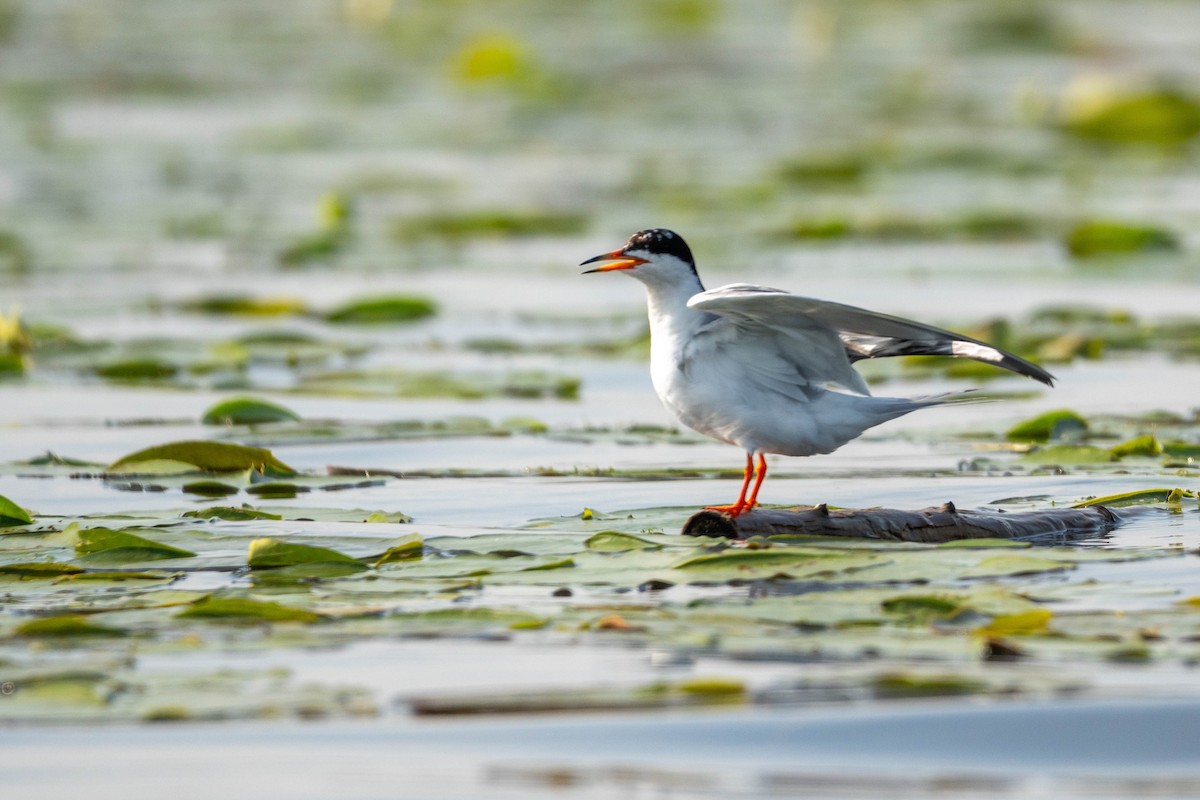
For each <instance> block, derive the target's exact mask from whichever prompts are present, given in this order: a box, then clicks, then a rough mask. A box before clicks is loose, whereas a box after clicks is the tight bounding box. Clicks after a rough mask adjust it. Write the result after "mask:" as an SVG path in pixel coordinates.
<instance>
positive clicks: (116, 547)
mask: <svg viewBox="0 0 1200 800" xmlns="http://www.w3.org/2000/svg"><path fill="white" fill-rule="evenodd" d="M77 535H78V539H79V540H78V543H77V544H76V545H75V552H76V553H77V554H78V555H80V556H85V557H87V558H89V560H93V561H97V560H103V561H106V562H125V561H152V560H156V559H163V558H191V557H193V556H195V555H196V554H195V553H193V552H192V551H190V550H184V549H183V548H180V547H172V546H171V545H169V544H162V543H161V542H155V541H152V540H150V539H146V538H143V537H141V536H138V535H136V534H132V533H129V532H128V531H115V530H112V529H110V528H84V529H81V530H79V531H78V534H77Z"/></svg>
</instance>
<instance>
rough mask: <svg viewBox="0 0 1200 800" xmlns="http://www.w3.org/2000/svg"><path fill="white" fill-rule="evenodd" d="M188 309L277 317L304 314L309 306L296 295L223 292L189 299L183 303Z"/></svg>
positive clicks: (203, 311) (211, 312)
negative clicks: (261, 295) (275, 295)
mask: <svg viewBox="0 0 1200 800" xmlns="http://www.w3.org/2000/svg"><path fill="white" fill-rule="evenodd" d="M181 308H183V309H184V310H186V311H197V312H200V313H204V314H229V315H236V316H249V317H277V316H289V315H296V314H304V313H306V312H307V311H308V306H307V305H305V303H304V301H303V300H300V299H298V298H295V297H252V296H249V295H239V294H228V295H226V294H223V295H213V296H211V297H202V298H199V299H197V300H189V301H187V302H185V303H182V304H181Z"/></svg>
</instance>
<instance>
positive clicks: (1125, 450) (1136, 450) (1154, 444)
mask: <svg viewBox="0 0 1200 800" xmlns="http://www.w3.org/2000/svg"><path fill="white" fill-rule="evenodd" d="M1108 452H1110V453H1112V454H1113V456H1114V457H1115V458H1125V457H1127V456H1137V457H1144V458H1154V457H1157V456H1161V455H1162V454H1163V446H1162V442H1160V441H1158V438H1157V437H1156V436H1153V435H1150V434H1146V435H1145V436H1138V437H1135V438H1133V439H1130V440H1129V441H1127V442H1121V444H1118V445H1115V446H1114V447H1110V448H1108Z"/></svg>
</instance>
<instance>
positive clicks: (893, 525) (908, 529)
mask: <svg viewBox="0 0 1200 800" xmlns="http://www.w3.org/2000/svg"><path fill="white" fill-rule="evenodd" d="M1129 513H1131V510H1130V509H1125V510H1123V511H1122V512H1121V515H1120V516H1118V513H1117V512H1115V511H1113V510H1112V509H1109V508H1106V507H1105V506H1089V507H1087V508H1051V509H1045V510H1042V511H1019V512H1010V513H1005V512H1002V511H959V510H958V509H957V508H955V506H954V504H953V503H946V504H945V505H942V506H938V507H936V508H924V509H921V510H920V511H902V510H899V509H894V508H840V509H831V508H829V507H827V506H826V505H824V504H822V505H819V506H800V507H797V508H789V509H763V508H758V509H755V510H753V511H750V512H747V513H744V514H741V515H739V516H737V517H731V516H729V515H728V514H725V513H722V512H719V511H710V510H707V509H706V510H704V511H700V512H698V513H696V514H693V515H692V516H691V517H690V518H689V519H688V521H687V522H685V523H684V525H683V533H684V534H685V535H688V536H723V537H727V538H733V539H747V538H749V537H751V536H781V535H793V536H795V535H804V536H845V537H849V538H857V539H882V540H886V541H895V542H927V543H937V542H949V541H953V540H955V539H1031V538H1038V537H1044V536H1046V537H1048V536H1055V537H1058V536H1080V535H1088V534H1098V533H1105V532H1107V531H1111V530H1113V529H1114V528H1116V527H1117V526H1119V525H1120V524H1121V523H1122V522H1123V521H1124V518H1125V517H1126V515H1128V514H1129Z"/></svg>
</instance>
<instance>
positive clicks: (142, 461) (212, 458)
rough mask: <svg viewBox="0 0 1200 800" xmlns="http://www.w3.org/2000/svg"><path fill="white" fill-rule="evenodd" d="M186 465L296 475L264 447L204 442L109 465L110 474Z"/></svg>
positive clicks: (163, 447) (175, 444)
mask: <svg viewBox="0 0 1200 800" xmlns="http://www.w3.org/2000/svg"><path fill="white" fill-rule="evenodd" d="M164 462H167V463H170V462H173V463H176V464H186V465H189V466H191V467H194V468H196V469H199V470H201V471H204V472H240V471H245V470H255V471H258V472H263V473H268V474H275V475H294V474H295V473H296V471H295V470H294V469H292V468H291V467H289V466H288V465H287V464H284V463H283V462H282V461H280V460H279V459H277V458H275V456H274V455H273V454H272V453H271V451H270V450H266V449H264V448H261V447H246V446H245V445H240V444H232V443H229V442H210V441H204V440H193V441H181V442H171V443H169V444H162V445H156V446H154V447H147V448H145V449H144V450H138V451H137V452H135V453H130V454H129V455H126V456H122V457H121V458H119V459H117V460H116V461H114V462H113V463H112V464H110V465H109V466H108V472H111V473H116V474H137V473H139V471H140V470H142V469H147V468H151V469H153V468H155V466H156V465H161V464H162V463H164Z"/></svg>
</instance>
